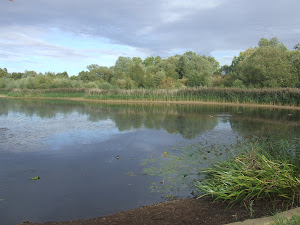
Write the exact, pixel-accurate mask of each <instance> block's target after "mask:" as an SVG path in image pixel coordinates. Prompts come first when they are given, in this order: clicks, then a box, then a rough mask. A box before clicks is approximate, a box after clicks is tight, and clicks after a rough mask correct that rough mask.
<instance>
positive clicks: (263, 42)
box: [258, 37, 288, 50]
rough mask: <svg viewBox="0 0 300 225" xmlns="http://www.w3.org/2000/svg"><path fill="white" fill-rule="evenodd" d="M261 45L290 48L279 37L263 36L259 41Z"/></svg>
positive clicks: (283, 48)
mask: <svg viewBox="0 0 300 225" xmlns="http://www.w3.org/2000/svg"><path fill="white" fill-rule="evenodd" d="M258 46H259V47H270V48H281V49H282V50H288V48H287V47H286V46H285V45H284V44H283V43H282V42H280V41H279V40H278V38H277V37H273V38H270V39H269V40H268V39H267V38H261V39H260V40H259V42H258Z"/></svg>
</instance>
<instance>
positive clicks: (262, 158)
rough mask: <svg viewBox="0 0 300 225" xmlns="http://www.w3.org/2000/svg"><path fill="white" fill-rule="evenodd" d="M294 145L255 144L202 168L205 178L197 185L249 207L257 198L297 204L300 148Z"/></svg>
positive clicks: (215, 197) (201, 188)
mask: <svg viewBox="0 0 300 225" xmlns="http://www.w3.org/2000/svg"><path fill="white" fill-rule="evenodd" d="M294 147H296V148H294V149H291V148H290V146H288V145H285V146H272V145H270V144H266V143H263V144H256V145H254V146H252V148H246V149H245V150H243V151H242V152H239V153H238V154H237V155H235V156H233V157H232V158H229V159H228V160H225V161H221V162H217V163H214V164H213V165H212V166H211V167H209V168H207V169H205V170H204V171H203V172H204V174H205V175H206V176H205V178H204V179H203V180H202V181H201V182H200V181H199V182H198V184H197V185H196V186H197V188H198V189H199V191H200V192H204V193H205V194H203V195H202V196H205V195H210V196H212V197H213V198H214V199H220V200H226V201H228V202H229V203H230V204H234V203H237V202H238V203H243V204H245V206H246V207H249V208H251V205H252V204H253V202H254V201H257V200H263V201H269V202H271V201H276V200H281V201H284V202H286V203H287V204H288V205H290V206H299V205H300V159H299V153H300V149H299V146H294Z"/></svg>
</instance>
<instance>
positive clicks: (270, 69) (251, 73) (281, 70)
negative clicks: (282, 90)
mask: <svg viewBox="0 0 300 225" xmlns="http://www.w3.org/2000/svg"><path fill="white" fill-rule="evenodd" d="M239 69H240V76H241V78H242V81H243V82H244V83H245V84H246V85H248V86H249V85H251V86H254V87H294V86H295V84H296V82H297V79H298V78H297V76H295V74H294V73H293V67H292V64H291V63H290V61H289V52H287V51H285V50H283V49H282V48H277V47H271V48H270V47H268V46H266V47H265V46H263V47H259V48H258V49H257V50H256V51H255V53H253V54H252V55H251V56H250V57H249V58H247V59H246V60H244V61H243V63H241V64H240V65H239Z"/></svg>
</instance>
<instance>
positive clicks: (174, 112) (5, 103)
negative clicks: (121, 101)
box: [0, 99, 300, 139]
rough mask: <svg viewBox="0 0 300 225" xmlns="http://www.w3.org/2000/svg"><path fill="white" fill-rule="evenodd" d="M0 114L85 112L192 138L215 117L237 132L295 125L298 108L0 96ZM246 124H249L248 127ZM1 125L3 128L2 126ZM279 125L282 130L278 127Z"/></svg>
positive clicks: (128, 126)
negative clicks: (101, 102) (96, 101)
mask: <svg viewBox="0 0 300 225" xmlns="http://www.w3.org/2000/svg"><path fill="white" fill-rule="evenodd" d="M0 105H1V107H0V116H7V115H8V114H9V113H19V114H24V115H25V116H26V117H31V118H34V117H39V118H42V119H53V118H56V117H57V116H58V115H60V116H63V117H65V118H67V117H68V116H71V117H72V116H73V117H74V115H77V116H86V118H87V120H88V121H91V122H99V121H105V120H111V121H113V122H114V123H115V125H116V127H117V128H118V130H119V131H127V130H132V129H140V128H143V127H145V128H148V129H157V130H159V129H163V130H166V131H167V132H168V133H171V134H174V133H178V134H181V135H182V137H184V138H185V139H193V138H195V137H196V136H197V135H200V134H201V133H203V132H204V131H207V130H212V129H214V128H215V127H216V126H217V125H218V123H219V121H229V122H230V124H231V127H232V129H233V130H234V131H236V132H238V133H239V134H241V135H247V134H249V130H251V133H253V129H254V130H255V133H265V132H266V131H270V130H272V131H274V133H277V131H278V130H281V131H283V132H282V133H284V132H285V131H288V130H290V129H291V128H290V127H293V128H295V129H298V128H297V127H299V126H300V123H299V120H300V111H297V110H294V111H293V110H278V109H262V108H246V107H228V106H199V105H118V104H114V105H109V104H97V103H89V102H71V101H62V100H49V101H38V100H8V99H6V100H5V99H0ZM249 126H250V127H249ZM2 129H5V128H2ZM282 129H283V130H282Z"/></svg>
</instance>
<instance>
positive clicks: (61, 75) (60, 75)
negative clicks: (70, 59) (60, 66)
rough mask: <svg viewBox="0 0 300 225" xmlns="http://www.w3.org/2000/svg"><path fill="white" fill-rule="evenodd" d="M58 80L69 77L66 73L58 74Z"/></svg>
mask: <svg viewBox="0 0 300 225" xmlns="http://www.w3.org/2000/svg"><path fill="white" fill-rule="evenodd" d="M56 77H57V78H69V75H68V73H67V72H66V71H64V72H62V73H57V74H56Z"/></svg>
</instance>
